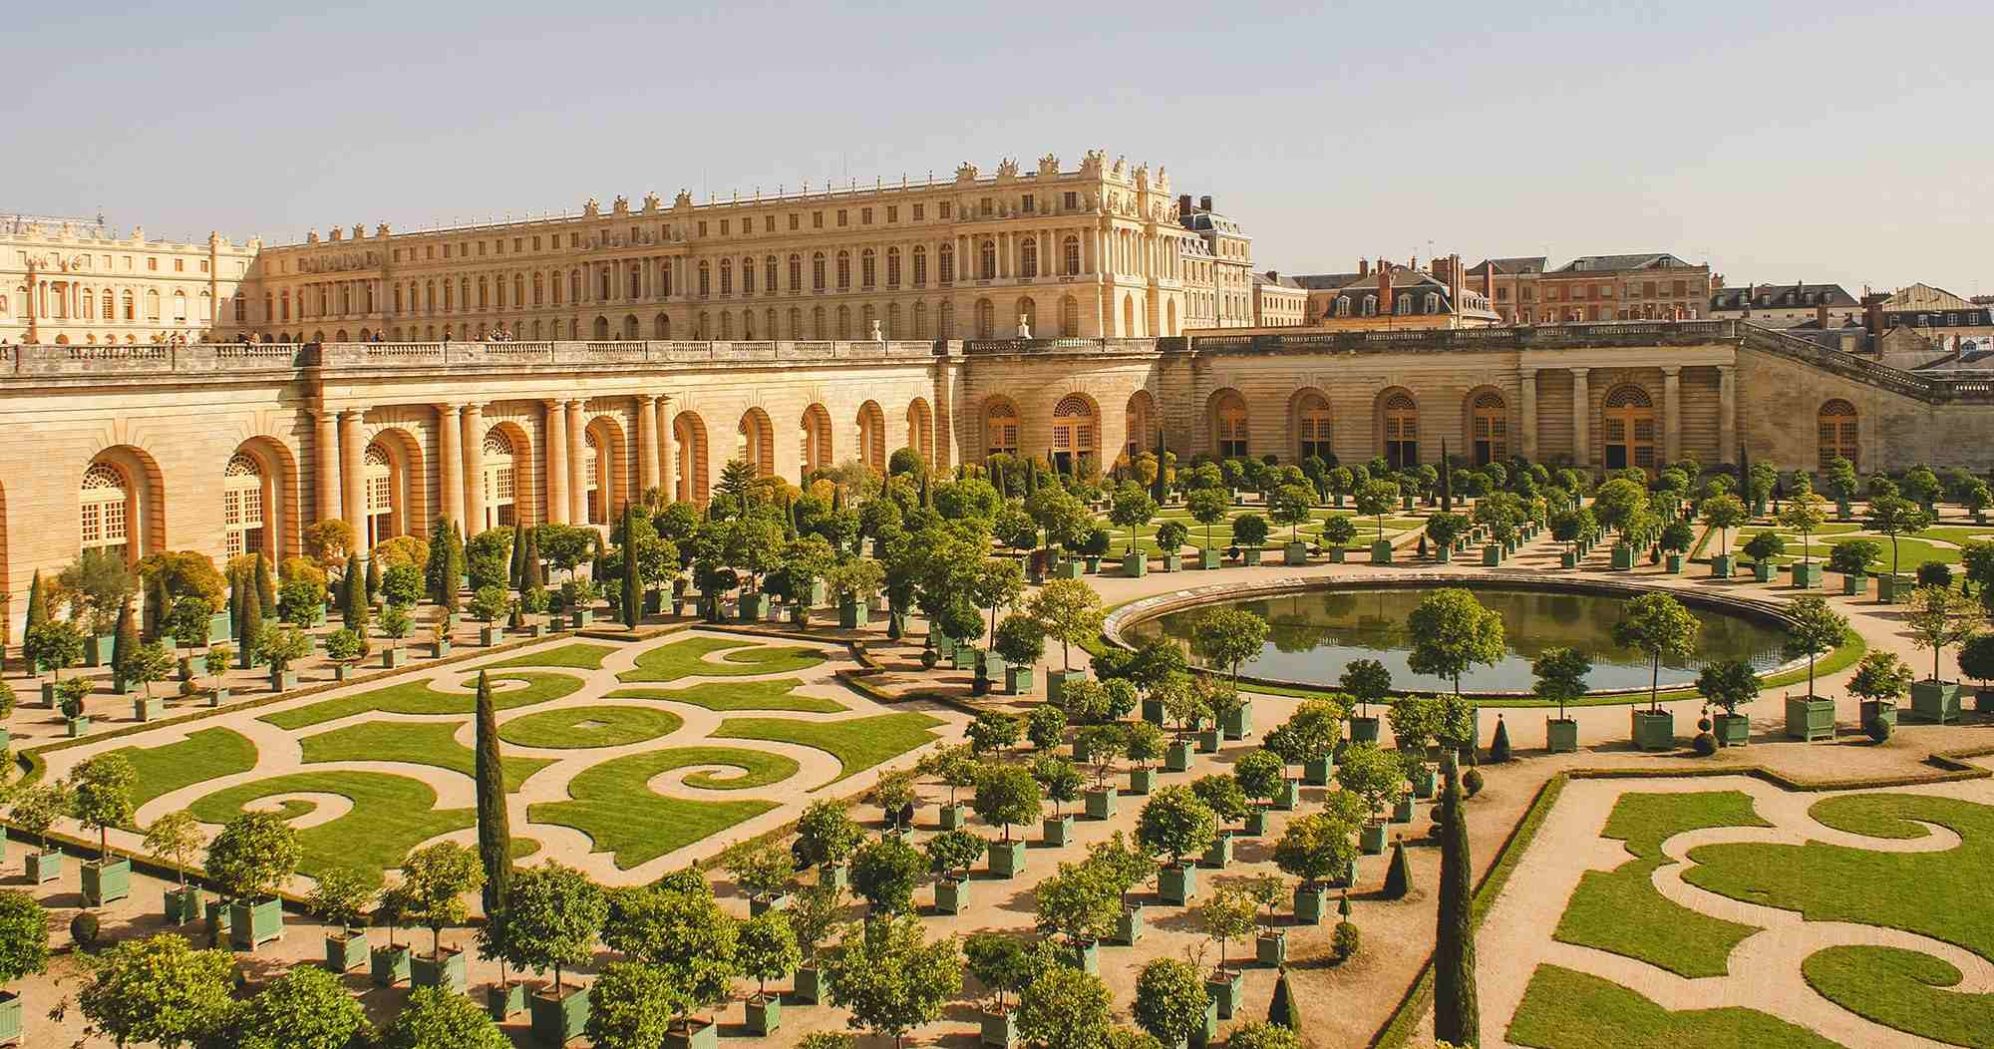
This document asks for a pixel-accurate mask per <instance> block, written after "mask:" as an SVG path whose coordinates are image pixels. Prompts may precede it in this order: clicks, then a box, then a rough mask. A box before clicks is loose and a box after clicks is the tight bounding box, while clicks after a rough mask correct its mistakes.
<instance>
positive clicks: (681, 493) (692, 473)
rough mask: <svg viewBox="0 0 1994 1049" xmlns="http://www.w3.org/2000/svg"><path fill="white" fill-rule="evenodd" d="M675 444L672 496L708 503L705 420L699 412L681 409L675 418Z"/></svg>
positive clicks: (673, 437) (673, 443) (700, 504)
mask: <svg viewBox="0 0 1994 1049" xmlns="http://www.w3.org/2000/svg"><path fill="white" fill-rule="evenodd" d="M672 447H673V448H675V449H677V453H678V461H677V463H676V464H674V465H675V466H676V469H675V470H674V484H675V488H676V490H675V491H674V493H673V497H674V498H676V499H678V500H680V501H687V500H689V501H691V502H693V503H695V504H697V505H699V506H705V505H706V500H707V496H708V494H709V493H708V489H707V473H706V423H705V421H704V420H702V419H700V417H699V415H698V413H696V412H680V413H678V414H677V415H676V416H674V417H673V418H672Z"/></svg>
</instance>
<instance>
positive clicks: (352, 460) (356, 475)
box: [339, 408, 367, 546]
mask: <svg viewBox="0 0 1994 1049" xmlns="http://www.w3.org/2000/svg"><path fill="white" fill-rule="evenodd" d="M366 455H367V435H366V433H365V432H363V431H362V430H361V428H360V409H358V408H348V409H346V410H345V411H343V412H340V413H339V473H340V481H341V485H340V489H341V493H342V494H341V502H342V503H343V504H344V509H345V513H344V514H343V515H342V516H343V517H344V518H345V519H346V523H347V524H349V525H351V526H353V536H354V539H353V542H354V545H355V546H365V545H367V540H366V535H367V532H366V528H367V475H366V472H365V471H364V470H363V469H362V465H363V463H364V462H365V460H366Z"/></svg>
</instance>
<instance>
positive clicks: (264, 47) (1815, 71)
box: [0, 0, 1994, 295]
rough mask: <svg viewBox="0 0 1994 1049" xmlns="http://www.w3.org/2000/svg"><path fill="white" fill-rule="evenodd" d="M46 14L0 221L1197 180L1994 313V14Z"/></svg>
mask: <svg viewBox="0 0 1994 1049" xmlns="http://www.w3.org/2000/svg"><path fill="white" fill-rule="evenodd" d="M284 6H285V5H283V4H281V3H278V4H267V3H265V4H254V5H252V4H247V3H216V2H201V0H194V2H187V3H177V4H158V3H147V4H126V3H100V4H90V5H84V4H34V5H24V7H23V9H22V10H20V11H17V12H13V13H12V14H11V15H10V17H9V19H8V23H9V24H8V36H9V46H8V47H7V48H6V55H7V59H6V69H7V74H8V75H7V78H6V79H7V84H8V94H9V96H10V97H9V99H8V103H7V107H6V108H7V111H8V116H7V120H6V121H5V122H4V124H0V158H5V161H4V165H5V166H4V167H0V212H10V211H26V212H33V213H42V214H51V213H52V214H76V215H90V214H95V213H97V212H98V211H99V210H100V209H101V210H102V211H103V212H104V214H105V215H106V216H107V217H108V218H109V219H110V221H111V222H112V223H113V224H114V225H117V226H119V227H129V226H131V225H133V224H141V225H143V226H144V227H145V228H146V230H147V231H148V233H149V234H153V235H158V234H166V235H171V236H175V237H189V236H192V237H202V236H205V235H206V233H207V231H208V230H210V229H218V230H221V231H223V232H225V233H228V234H230V235H232V236H236V237H239V238H247V237H248V236H251V235H255V234H260V235H262V236H263V237H264V238H265V239H266V240H273V241H287V242H288V241H292V240H296V239H299V238H301V237H302V235H303V233H304V231H305V230H306V229H308V228H318V229H321V230H323V229H326V228H328V227H330V226H333V225H344V226H351V225H352V224H354V223H355V222H363V223H366V224H367V225H368V226H369V227H370V228H371V227H372V226H373V225H374V224H375V223H377V222H382V221H386V222H389V223H391V224H393V225H394V226H395V227H397V228H401V229H411V228H416V227H420V226H428V225H434V224H437V223H445V222H451V221H455V220H483V219H485V218H487V217H503V216H505V215H506V214H507V213H511V214H513V215H523V214H525V213H528V212H547V211H556V210H563V211H573V210H575V209H578V208H579V207H580V205H581V203H582V202H583V201H584V200H585V199H587V198H588V197H590V196H596V197H599V198H601V199H602V200H603V201H604V202H605V204H606V203H607V202H608V201H609V200H610V199H611V198H613V197H614V196H616V195H617V194H619V193H620V194H625V195H627V196H629V197H630V198H631V199H632V200H633V201H635V200H638V199H639V198H641V197H642V196H643V194H644V193H646V192H648V191H656V192H657V193H659V194H661V195H663V196H664V197H666V199H667V200H669V199H670V196H671V194H672V193H674V192H676V191H677V190H678V189H679V188H681V187H684V188H687V189H689V190H691V191H692V192H693V194H694V195H695V197H696V198H697V199H700V200H704V199H705V198H706V195H707V193H708V192H709V191H710V192H712V193H713V194H716V195H725V194H727V193H730V192H732V191H735V190H739V191H741V192H742V193H744V194H745V193H747V192H750V191H752V190H753V189H754V188H755V187H756V186H758V185H759V186H760V187H762V188H763V189H764V190H773V189H774V188H775V187H776V186H777V185H778V184H782V185H786V186H788V187H790V188H791V189H795V188H796V187H797V186H798V185H799V184H800V183H802V182H804V181H805V180H808V181H809V183H810V184H811V185H812V186H813V187H821V186H822V185H823V184H824V183H825V181H826V180H837V181H840V182H842V181H843V180H845V179H846V178H855V179H858V180H859V181H861V182H871V181H872V180H873V179H874V178H876V177H882V178H886V179H888V180H897V179H899V178H900V176H901V175H902V174H903V173H904V174H908V175H910V176H912V177H914V178H917V179H919V178H924V177H926V176H927V175H928V174H929V173H930V172H933V173H934V174H936V175H937V176H943V177H946V176H948V175H950V174H951V173H952V172H953V170H954V168H955V165H956V164H957V163H958V162H960V161H962V160H965V159H967V160H971V161H973V162H975V163H976V164H978V165H979V166H980V167H982V168H983V169H984V170H985V171H989V170H991V169H993V168H994V167H995V166H996V163H997V161H998V159H999V158H1001V157H1006V156H1011V157H1017V158H1019V159H1021V160H1022V161H1024V162H1026V164H1027V166H1029V164H1030V162H1031V161H1032V160H1034V159H1035V158H1037V157H1038V156H1039V155H1041V154H1043V153H1046V152H1052V153H1055V154H1057V155H1058V156H1059V157H1060V158H1061V159H1062V161H1064V162H1065V164H1066V165H1067V166H1069V167H1070V166H1072V165H1073V164H1074V163H1075V162H1077V160H1078V159H1079V156H1080V154H1081V152H1082V151H1083V150H1085V149H1088V148H1095V147H1098V148H1104V149H1106V150H1107V151H1108V153H1109V155H1110V156H1111V157H1112V156H1115V155H1120V154H1126V155H1127V156H1128V157H1129V158H1130V160H1131V161H1139V160H1148V161H1149V162H1151V164H1152V165H1155V164H1158V163H1160V164H1163V165H1165V166H1167V167H1168V169H1169V171H1170V175H1171V178H1172V180H1173V182H1174V183H1175V187H1176V188H1177V190H1178V191H1180V192H1190V193H1194V194H1204V193H1210V194H1212V195H1214V196H1216V197H1217V198H1218V206H1219V208H1220V210H1222V211H1225V212H1227V213H1228V214H1230V215H1232V216H1233V217H1235V218H1237V219H1238V220H1240V221H1241V222H1242V223H1243V224H1244V226H1245V228H1246V229H1247V231H1248V232H1249V233H1250V234H1251V235H1252V236H1253V238H1254V242H1255V248H1254V258H1255V263H1256V265H1257V266H1258V267H1259V268H1262V269H1266V268H1277V269H1281V270H1283V271H1287V272H1315V271H1341V270H1348V269H1351V268H1353V266H1354V264H1355V261H1356V259H1357V258H1358V257H1359V256H1360V255H1369V256H1376V255H1378V254H1381V253H1382V254H1387V255H1389V256H1391V257H1393V258H1398V259H1403V258H1405V257H1406V256H1408V255H1412V254H1415V253H1416V254H1418V255H1419V256H1420V257H1421V258H1422V259H1424V258H1427V257H1428V256H1429V255H1430V254H1431V253H1432V252H1433V251H1439V252H1440V253H1443V254H1444V253H1447V252H1459V253H1460V254H1461V255H1462V256H1463V257H1464V258H1468V259H1470V260H1473V259H1479V258H1481V257H1483V256H1485V255H1535V254H1548V255H1550V256H1552V257H1553V258H1554V259H1555V260H1563V259H1567V258H1569V257H1571V256H1572V255H1575V254H1588V253H1605V252H1623V251H1629V252H1631V251H1672V252H1675V253H1676V254H1679V255H1682V256H1684V257H1685V258H1689V259H1691V260H1696V261H1700V260H1704V259H1708V260H1709V261H1711V262H1712V263H1713V265H1714V266H1715V267H1716V268H1717V270H1718V271H1719V272H1721V273H1723V274H1724V275H1725V276H1726V277H1727V278H1728V280H1729V281H1730V283H1732V284H1737V283H1742V282H1745V281H1773V282H1780V281H1793V280H1800V279H1806V280H1814V281H1820V280H1827V281H1838V282H1841V283H1843V284H1845V285H1846V286H1848V288H1849V290H1850V291H1852V292H1859V290H1860V286H1861V285H1862V284H1865V283H1868V284H1873V285H1875V286H1877V287H1879V288H1884V287H1892V286H1896V285H1901V284H1905V283H1909V282H1911V281H1914V280H1923V281H1927V282H1930V283H1935V284H1938V285H1940V286H1943V287H1947V288H1950V289H1951V290H1953V291H1956V292H1958V293H1960V294H1962V295H1971V294H1974V293H1976V292H1994V265H1990V261H1989V255H1990V249H1994V127H1990V121H1989V114H1990V105H1989V103H1990V101H1994V72H1990V69H1994V3H1988V2H1987V0H1931V2H1926V3H1912V4H1901V5H1899V4H1883V5H1879V4H1874V3H1861V4H1857V3H1847V2H1842V0H1815V2H1811V3H1806V4H1801V3H1797V2H1791V0H1789V2H1784V3H1776V4H1767V3H1748V2H1746V3H1741V2H1735V0H1734V2H1726V3H1711V2H1705V0H1677V2H1673V3H1669V4H1665V5H1664V4H1638V5H1637V4H1630V3H1626V2H1624V0H1622V2H1608V3H1596V2H1595V3H1572V4H1553V3H1513V2H1500V0H1481V2H1478V3H1473V4H1459V3H1452V2H1428V3H1422V4H1408V3H1384V2H1371V3H1363V4H1356V5H1342V4H1337V5H1321V6H1311V5H1306V4H1294V3H1282V4H1278V5H1260V4H1252V3H1242V2H1238V0H1234V2H1231V3H1210V2H1204V3H1196V4H1182V3H1174V2H1170V0H1158V2H1155V3H1150V4H1139V5H1134V6H1130V5H1108V6H1106V7H1090V6H1086V5H1083V6H1081V7H1073V6H1070V5H1067V4H1047V5H1034V4H1006V5H992V6H990V7H987V8H985V7H982V6H980V5H979V6H974V7H972V6H970V5H963V4H953V5H951V4H910V5H905V6H898V5H864V6H861V5H855V4H847V5H838V6H833V5H824V6H823V7H821V8H813V7H809V6H804V5H796V6H785V5H765V4H758V3H750V2H743V3H734V4H730V5H726V6H725V7H724V8H720V9H714V10H700V11H690V10H688V11H684V12H680V11H677V10H674V6H675V5H670V4H661V3H651V4H636V3H629V2H626V0H591V2H589V3H581V4H559V3H548V2H546V0H539V2H535V3H531V4H523V3H507V2H488V3H480V4H476V5H471V4H460V3H443V2H425V0H416V2H403V3H393V4H389V3H370V2H355V3H345V4H337V5H326V6H325V7H323V8H320V9H314V10H311V11H307V12H301V13H298V14H289V15H287V14H284V13H283V12H282V8H283V7H284Z"/></svg>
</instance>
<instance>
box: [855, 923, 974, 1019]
mask: <svg viewBox="0 0 1994 1049" xmlns="http://www.w3.org/2000/svg"><path fill="white" fill-rule="evenodd" d="M827 975H828V976H829V977H830V991H831V1004H833V1005H836V1006H838V1007H839V1008H842V1009H846V1010H849V1011H850V1012H851V1014H852V1017H851V1020H850V1023H851V1024H852V1026H854V1027H857V1028H859V1029H861V1030H866V1031H871V1032H872V1033H873V1034H875V1035H877V1036H880V1037H886V1038H891V1039H893V1044H894V1046H895V1047H896V1049H900V1047H902V1046H904V1045H905V1044H906V1039H907V1033H908V1032H909V1031H912V1030H913V1029H914V1028H916V1027H921V1026H924V1025H927V1024H930V1023H933V1022H935V1021H936V1020H938V1019H940V1018H941V1014H942V1007H943V1006H944V1005H946V1004H947V1003H948V1002H949V1001H950V1000H952V999H953V998H954V997H955V996H956V995H957V994H960V993H961V991H962V946H961V943H960V942H959V941H957V940H956V939H955V938H954V937H949V938H947V939H942V940H936V941H933V942H929V941H928V940H927V939H926V937H925V935H924V933H923V929H922V926H921V922H920V920H919V919H917V918H913V917H911V916H907V917H900V918H895V919H891V920H888V921H882V922H872V923H867V924H865V925H853V926H849V927H848V928H847V929H846V931H845V934H844V936H843V937H842V938H840V940H839V942H838V945H837V947H836V949H835V950H834V951H833V952H832V954H831V958H830V968H829V971H828V973H827Z"/></svg>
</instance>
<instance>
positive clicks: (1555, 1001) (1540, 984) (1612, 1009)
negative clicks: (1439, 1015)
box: [1506, 965, 1835, 1049]
mask: <svg viewBox="0 0 1994 1049" xmlns="http://www.w3.org/2000/svg"><path fill="white" fill-rule="evenodd" d="M1506 1037H1507V1038H1508V1039H1509V1041H1511V1042H1513V1043H1515V1044H1517V1045H1528V1046H1537V1047H1540V1049H1692V1047H1693V1049H1834V1047H1835V1043H1834V1042H1831V1041H1828V1040H1827V1039H1825V1038H1822V1037H1821V1036H1820V1035H1817V1034H1815V1033H1813V1032H1812V1031H1809V1030H1807V1029H1805V1028H1802V1027H1797V1026H1795V1025H1793V1024H1790V1023H1787V1022H1786V1021H1785V1020H1782V1019H1780V1018H1778V1017H1776V1016H1769V1015H1767V1014H1765V1013H1762V1012H1759V1011H1757V1010H1754V1009H1743V1008H1737V1007H1729V1008H1721V1009H1692V1010H1685V1011H1683V1012H1679V1013H1678V1012H1670V1011H1669V1010H1667V1009H1664V1008H1662V1007H1661V1006H1659V1005H1656V1004H1655V1003H1654V1002H1653V1001H1650V1000H1649V999H1647V998H1644V997H1642V996H1641V995H1640V994H1638V993H1636V992H1634V991H1630V990H1628V989H1627V988H1625V987H1622V986H1620V985H1619V984H1617V983H1614V982H1612V981H1611V980H1602V979H1600V978H1599V977H1597V976H1592V975H1589V974H1587V973H1581V972H1574V971H1573V970H1571V969H1565V968H1561V967H1559V966H1556V965H1540V966H1538V967H1537V971H1536V972H1534V973H1532V974H1531V975H1530V986H1529V988H1528V989H1526V990H1525V991H1524V992H1523V1001H1522V1003H1521V1004H1519V1005H1518V1006H1517V1007H1516V1015H1515V1016H1513V1017H1511V1018H1510V1021H1509V1030H1508V1032H1506Z"/></svg>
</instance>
